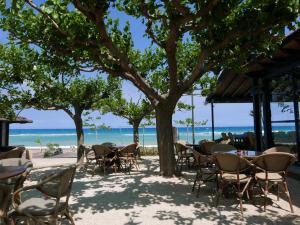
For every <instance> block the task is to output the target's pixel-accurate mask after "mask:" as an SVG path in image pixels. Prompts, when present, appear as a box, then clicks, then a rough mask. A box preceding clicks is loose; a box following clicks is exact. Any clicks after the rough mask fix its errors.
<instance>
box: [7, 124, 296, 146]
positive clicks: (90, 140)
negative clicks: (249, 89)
mask: <svg viewBox="0 0 300 225" xmlns="http://www.w3.org/2000/svg"><path fill="white" fill-rule="evenodd" d="M177 129H178V134H179V139H180V140H185V141H187V142H189V143H192V128H191V127H189V128H188V129H187V128H186V127H177ZM253 129H254V128H253V127H252V126H239V127H237V126H235V127H215V138H220V137H221V133H222V132H226V133H227V132H231V133H233V134H242V133H244V132H248V131H253ZM294 129H295V128H294V126H273V131H274V132H277V131H285V132H287V131H292V130H294ZM132 132H133V129H132V128H130V127H128V128H127V127H126V128H124V127H123V128H111V129H99V130H97V132H96V131H94V130H90V129H88V128H87V129H84V135H85V144H99V143H103V142H113V143H116V144H117V145H126V144H130V143H132V142H133V133H132ZM203 139H206V140H211V139H212V131H211V127H195V141H196V143H198V142H199V141H200V140H203ZM9 140H10V143H9V144H10V145H24V146H26V147H37V146H40V145H39V144H38V143H36V140H40V141H41V143H42V146H45V145H47V144H49V143H52V144H59V145H60V146H74V145H76V130H75V129H72V128H67V129H10V135H9ZM139 140H140V144H141V145H146V146H156V145H157V141H156V129H155V128H154V127H151V128H150V127H149V128H144V129H143V128H140V129H139Z"/></svg>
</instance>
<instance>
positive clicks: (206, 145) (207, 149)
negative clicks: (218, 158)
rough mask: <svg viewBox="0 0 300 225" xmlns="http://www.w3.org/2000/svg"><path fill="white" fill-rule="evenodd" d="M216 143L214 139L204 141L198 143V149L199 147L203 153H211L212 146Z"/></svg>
mask: <svg viewBox="0 0 300 225" xmlns="http://www.w3.org/2000/svg"><path fill="white" fill-rule="evenodd" d="M216 144H217V143H216V142H214V141H204V142H202V143H201V144H200V149H201V152H202V153H203V154H205V155H211V154H212V151H211V149H212V147H213V146H214V145H216Z"/></svg>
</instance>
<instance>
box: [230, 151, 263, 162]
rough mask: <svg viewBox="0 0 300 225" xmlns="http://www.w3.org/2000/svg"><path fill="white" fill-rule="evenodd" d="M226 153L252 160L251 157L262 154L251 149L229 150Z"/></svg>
mask: <svg viewBox="0 0 300 225" xmlns="http://www.w3.org/2000/svg"><path fill="white" fill-rule="evenodd" d="M228 153H231V154H235V155H239V156H241V157H243V158H246V159H249V160H252V159H253V158H255V157H257V156H260V155H261V154H262V152H258V151H253V150H231V151H229V152H228Z"/></svg>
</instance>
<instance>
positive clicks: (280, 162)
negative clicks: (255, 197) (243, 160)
mask: <svg viewBox="0 0 300 225" xmlns="http://www.w3.org/2000/svg"><path fill="white" fill-rule="evenodd" d="M295 160H296V158H295V156H294V155H292V154H289V153H286V152H273V153H268V154H264V155H261V156H258V157H256V158H254V159H253V161H252V163H253V164H254V165H255V166H257V167H258V169H260V170H261V171H259V172H257V173H255V180H256V181H257V183H258V184H261V183H263V187H262V186H261V185H260V186H261V189H262V191H263V193H264V199H265V201H264V211H266V202H267V195H268V193H269V190H270V187H271V186H273V185H276V186H277V200H279V184H282V186H283V188H284V192H285V194H286V196H287V197H288V201H289V204H290V208H291V212H294V210H293V204H292V200H291V196H290V193H289V189H288V185H287V181H286V175H287V169H288V167H289V166H290V165H291V164H292V163H293V162H294V161H295ZM270 183H271V185H269V184H270Z"/></svg>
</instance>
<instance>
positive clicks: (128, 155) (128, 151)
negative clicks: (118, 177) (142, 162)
mask: <svg viewBox="0 0 300 225" xmlns="http://www.w3.org/2000/svg"><path fill="white" fill-rule="evenodd" d="M137 147H138V145H137V143H133V144H130V145H127V146H125V147H124V148H122V149H120V150H119V153H118V154H119V160H120V166H121V168H122V170H123V171H124V172H126V171H128V172H129V173H130V170H131V167H132V166H133V165H134V166H135V168H136V169H137V170H139V164H138V161H137V159H136V155H137Z"/></svg>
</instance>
